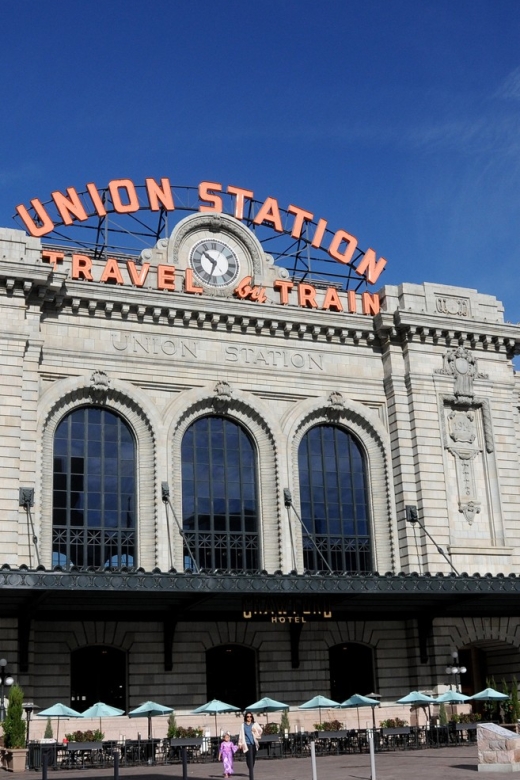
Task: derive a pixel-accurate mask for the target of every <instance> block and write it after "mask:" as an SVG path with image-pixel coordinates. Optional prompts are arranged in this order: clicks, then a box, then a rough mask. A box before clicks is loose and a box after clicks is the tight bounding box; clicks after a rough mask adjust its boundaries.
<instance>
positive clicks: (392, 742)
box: [381, 726, 412, 750]
mask: <svg viewBox="0 0 520 780" xmlns="http://www.w3.org/2000/svg"><path fill="white" fill-rule="evenodd" d="M381 733H382V737H383V745H384V746H385V747H387V748H388V749H389V750H396V749H397V748H398V747H403V748H405V749H406V748H408V747H409V740H410V735H411V733H412V730H411V728H410V726H401V727H400V728H384V729H381Z"/></svg>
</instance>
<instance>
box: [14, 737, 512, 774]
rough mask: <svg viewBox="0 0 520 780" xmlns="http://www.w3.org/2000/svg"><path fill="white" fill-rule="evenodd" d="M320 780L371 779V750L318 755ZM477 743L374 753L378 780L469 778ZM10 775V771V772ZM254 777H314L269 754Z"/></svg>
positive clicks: (155, 770)
mask: <svg viewBox="0 0 520 780" xmlns="http://www.w3.org/2000/svg"><path fill="white" fill-rule="evenodd" d="M316 765H317V776H318V780H351V778H352V779H355V780H370V756H369V755H367V754H365V753H363V754H352V755H341V756H319V757H318V758H317V761H316ZM476 773H477V746H476V745H463V746H459V747H452V748H440V749H437V750H435V749H427V750H400V751H395V752H391V753H381V754H377V755H376V776H377V780H452V779H453V780H466V778H473V780H476V777H477V774H476ZM58 776H61V777H62V778H63V780H65V778H67V780H79V778H82V780H87V778H96V780H112V778H113V776H114V773H113V769H78V770H65V769H64V770H49V772H48V780H55V779H56V780H57V778H58ZM119 776H120V778H121V779H123V778H143V780H165V778H179V780H181V778H182V765H180V764H167V765H162V766H150V767H148V766H137V767H122V768H121V769H120V772H119ZM479 776H480V777H484V778H493V780H502V779H503V778H506V777H507V778H511V776H512V775H511V773H509V772H496V773H495V772H494V773H482V772H481V773H479ZM6 777H7V774H6ZM16 777H17V778H20V780H35V778H38V777H41V770H40V771H35V770H32V771H27V772H24V773H20V774H17V775H16ZM188 777H189V780H217V779H218V778H222V777H223V773H222V765H221V764H218V763H209V762H208V763H194V764H189V765H188ZM235 777H236V778H237V780H248V777H249V775H248V772H247V767H246V765H245V763H244V762H243V761H236V762H235ZM255 780H312V765H311V760H310V758H308V757H305V758H285V759H271V760H268V759H265V760H259V761H257V764H256V767H255Z"/></svg>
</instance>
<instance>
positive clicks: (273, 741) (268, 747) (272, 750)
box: [258, 734, 282, 758]
mask: <svg viewBox="0 0 520 780" xmlns="http://www.w3.org/2000/svg"><path fill="white" fill-rule="evenodd" d="M262 751H264V752H265V754H266V756H262ZM277 754H278V757H279V758H281V757H282V736H281V734H266V735H265V736H262V737H261V738H260V741H259V743H258V758H263V757H266V758H275V756H276V755H277Z"/></svg>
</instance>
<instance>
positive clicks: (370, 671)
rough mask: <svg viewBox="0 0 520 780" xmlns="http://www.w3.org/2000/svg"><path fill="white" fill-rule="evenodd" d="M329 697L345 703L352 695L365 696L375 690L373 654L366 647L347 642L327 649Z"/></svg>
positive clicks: (357, 643) (369, 648)
mask: <svg viewBox="0 0 520 780" xmlns="http://www.w3.org/2000/svg"><path fill="white" fill-rule="evenodd" d="M329 668H330V695H331V698H332V699H334V701H339V702H342V701H345V699H348V698H349V697H350V696H352V695H353V694H354V693H360V694H361V695H362V696H366V694H367V693H371V692H372V691H375V690H377V689H376V682H375V675H374V654H373V651H372V648H371V647H369V646H368V645H362V644H361V643H359V642H348V643H345V644H341V645H334V647H331V648H330V649H329Z"/></svg>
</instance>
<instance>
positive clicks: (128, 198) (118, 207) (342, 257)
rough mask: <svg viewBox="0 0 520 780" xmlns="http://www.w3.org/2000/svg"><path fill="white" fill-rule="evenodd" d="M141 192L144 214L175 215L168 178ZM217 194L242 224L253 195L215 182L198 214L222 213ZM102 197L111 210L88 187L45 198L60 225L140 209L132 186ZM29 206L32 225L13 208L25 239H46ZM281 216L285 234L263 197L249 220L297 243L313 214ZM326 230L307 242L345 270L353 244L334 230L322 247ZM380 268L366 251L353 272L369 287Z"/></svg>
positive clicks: (47, 225)
mask: <svg viewBox="0 0 520 780" xmlns="http://www.w3.org/2000/svg"><path fill="white" fill-rule="evenodd" d="M145 189H146V196H147V199H148V206H144V208H149V209H150V210H151V211H159V210H160V209H164V210H166V211H174V210H175V203H174V197H173V192H172V185H171V184H170V180H169V179H168V178H162V179H161V180H160V183H158V182H157V181H156V180H155V179H152V178H147V179H145ZM223 193H226V194H227V195H231V196H232V197H233V198H234V213H233V216H234V217H235V218H236V219H240V220H242V219H244V213H245V207H246V204H247V203H248V202H249V201H251V200H252V199H253V195H254V193H253V191H252V190H248V189H244V188H243V187H235V186H233V185H228V186H227V188H224V187H223V185H222V184H219V183H218V182H210V181H203V182H201V183H200V184H199V187H198V195H199V201H200V203H199V211H204V212H222V211H223V209H224V202H223V198H222V194H223ZM107 194H108V195H109V197H110V201H111V208H110V207H109V204H108V202H107V201H106V200H105V199H104V198H103V197H102V196H101V194H100V192H99V190H98V188H97V186H96V185H95V184H94V183H93V182H90V183H88V184H87V185H86V192H85V193H81V196H83V197H81V196H80V193H78V191H77V190H76V189H75V188H74V187H67V191H66V194H63V193H62V192H59V191H58V190H55V191H54V192H52V193H51V197H52V201H53V202H54V206H55V207H56V210H57V212H58V214H59V217H60V218H61V222H60V224H64V225H72V224H73V223H74V222H75V221H77V222H84V221H85V220H87V219H89V217H93V216H98V217H105V216H106V215H107V212H108V211H115V212H117V213H118V214H129V213H134V212H136V211H139V209H140V208H141V204H140V202H139V197H138V194H137V189H136V186H135V184H134V183H133V182H132V181H131V180H130V179H113V180H112V181H110V182H109V183H108V187H107ZM31 206H32V208H33V210H34V213H35V215H36V219H34V218H33V216H31V214H30V212H29V210H28V209H27V208H26V206H24V205H23V204H20V205H18V206H17V207H16V211H17V212H18V214H19V216H20V218H21V219H22V221H23V223H24V224H25V226H26V228H27V230H28V232H29V233H30V235H31V236H35V237H41V236H45V235H47V234H48V233H51V232H52V231H53V230H54V228H55V222H54V221H53V219H52V217H51V215H50V214H49V211H48V210H47V208H46V206H45V205H44V204H43V203H42V202H41V200H40V199H39V198H33V199H32V200H31ZM286 211H287V213H288V214H290V215H291V216H294V219H293V221H292V225H291V226H290V228H288V229H284V227H283V224H282V217H281V213H280V206H279V205H278V201H277V199H276V198H273V197H267V198H266V199H265V201H264V202H263V203H262V204H261V206H260V208H259V210H258V211H257V213H256V215H255V216H254V217H253V219H252V221H253V224H255V225H267V226H268V227H270V228H272V229H273V230H274V231H276V232H277V233H286V232H287V233H290V235H291V236H292V237H293V238H295V239H298V238H301V237H302V235H303V231H304V226H307V227H308V228H309V229H310V224H311V222H312V221H313V220H314V214H313V213H312V212H311V211H308V210H306V209H303V208H300V207H299V206H295V205H294V204H290V205H289V206H288V207H287V209H286ZM327 225H328V222H327V220H326V219H323V218H321V217H320V218H319V219H318V220H317V221H316V224H315V227H314V232H313V235H312V238H311V240H310V243H311V246H313V247H315V248H317V249H324V250H325V251H326V252H327V253H328V254H329V255H330V257H332V258H333V259H334V260H336V261H337V262H338V263H342V264H349V263H350V262H351V261H352V259H353V257H354V254H355V252H356V249H357V246H358V241H357V238H356V237H355V236H353V235H352V234H351V233H349V232H347V231H346V230H337V231H336V232H335V233H334V234H333V235H332V239H331V240H330V243H329V245H328V246H327V247H326V246H324V245H323V242H324V240H325V236H326V232H327ZM385 266H386V260H385V259H384V258H383V257H380V258H379V259H378V258H377V255H376V252H375V250H374V249H367V250H366V252H365V253H364V256H363V257H362V258H361V260H360V262H359V263H358V264H357V266H356V267H355V271H356V273H358V274H359V275H360V276H364V277H365V279H366V280H367V282H369V283H370V284H375V282H376V281H377V280H378V278H379V276H380V275H381V273H382V271H383V269H384V267H385Z"/></svg>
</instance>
